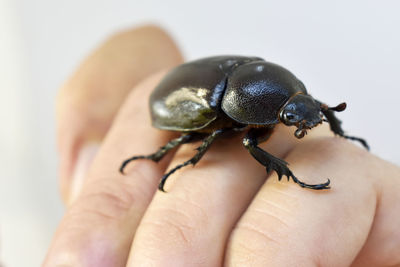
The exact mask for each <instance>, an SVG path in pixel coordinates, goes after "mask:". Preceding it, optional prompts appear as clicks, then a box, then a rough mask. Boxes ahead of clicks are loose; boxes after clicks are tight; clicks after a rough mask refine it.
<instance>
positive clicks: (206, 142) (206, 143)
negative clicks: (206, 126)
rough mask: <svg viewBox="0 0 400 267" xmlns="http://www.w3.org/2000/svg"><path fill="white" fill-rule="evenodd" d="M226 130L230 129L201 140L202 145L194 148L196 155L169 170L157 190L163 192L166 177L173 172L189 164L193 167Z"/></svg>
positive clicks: (219, 131) (218, 131)
mask: <svg viewBox="0 0 400 267" xmlns="http://www.w3.org/2000/svg"><path fill="white" fill-rule="evenodd" d="M227 130H230V129H220V130H216V131H214V132H213V133H212V134H210V135H208V136H207V137H206V138H204V139H203V143H202V144H201V145H200V146H199V147H198V148H196V150H197V153H196V155H194V157H193V158H191V159H189V160H187V161H185V162H184V163H182V164H179V165H177V166H175V167H174V168H173V169H171V170H170V171H169V172H167V173H166V174H164V176H163V177H162V178H161V181H160V184H159V185H158V189H159V190H161V191H163V192H165V191H164V184H165V182H166V181H167V179H168V177H169V176H170V175H171V174H173V173H174V172H175V171H177V170H179V169H180V168H182V167H185V166H187V165H189V164H192V165H193V166H194V165H195V164H196V163H197V162H198V161H199V160H200V159H201V158H202V157H203V155H204V153H206V151H207V149H208V148H209V147H210V145H211V144H212V143H213V142H214V140H215V139H216V138H217V137H219V136H220V135H221V134H222V133H224V132H226V131H227Z"/></svg>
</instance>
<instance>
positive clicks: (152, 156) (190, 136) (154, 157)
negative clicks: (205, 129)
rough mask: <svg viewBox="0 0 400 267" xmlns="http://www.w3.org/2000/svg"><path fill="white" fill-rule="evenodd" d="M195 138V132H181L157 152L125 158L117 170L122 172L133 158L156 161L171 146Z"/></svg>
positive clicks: (171, 147)
mask: <svg viewBox="0 0 400 267" xmlns="http://www.w3.org/2000/svg"><path fill="white" fill-rule="evenodd" d="M197 138H198V134H196V133H190V134H183V135H181V136H180V137H178V138H175V139H172V140H171V141H169V142H168V143H167V144H166V145H165V146H163V147H160V149H158V150H157V152H155V153H153V154H150V155H147V156H134V157H131V158H129V159H127V160H125V161H124V162H122V164H121V167H120V168H119V171H120V172H121V173H122V174H123V173H124V169H125V167H126V165H128V163H129V162H131V161H133V160H137V159H150V160H152V161H154V162H158V161H160V160H161V159H162V158H163V157H164V156H165V155H166V154H167V153H168V152H169V151H170V150H171V149H173V148H175V147H177V146H179V145H182V144H186V143H189V142H192V141H195V140H196V139H197Z"/></svg>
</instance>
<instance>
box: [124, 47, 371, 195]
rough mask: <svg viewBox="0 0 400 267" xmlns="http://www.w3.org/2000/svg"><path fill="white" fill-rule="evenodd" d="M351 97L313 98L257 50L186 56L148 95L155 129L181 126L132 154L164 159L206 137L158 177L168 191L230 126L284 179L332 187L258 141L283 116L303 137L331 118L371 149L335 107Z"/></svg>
mask: <svg viewBox="0 0 400 267" xmlns="http://www.w3.org/2000/svg"><path fill="white" fill-rule="evenodd" d="M345 108H346V103H341V104H339V105H337V106H336V107H329V106H328V105H326V104H324V103H322V102H320V101H318V100H316V99H314V98H313V97H312V96H311V95H309V94H308V92H307V90H306V88H305V86H304V84H303V83H302V82H301V81H300V80H299V79H297V78H296V77H295V76H294V75H293V74H292V73H291V72H290V71H288V70H287V69H285V68H283V67H281V66H279V65H277V64H274V63H270V62H267V61H265V60H264V59H262V58H259V57H246V56H234V55H232V56H230V55H227V56H214V57H207V58H203V59H198V60H195V61H191V62H187V63H184V64H182V65H179V66H177V67H175V68H174V69H172V70H171V71H170V72H169V73H168V74H167V75H166V76H165V77H164V78H163V79H162V81H161V82H160V83H159V85H158V86H157V87H156V88H155V89H154V91H153V92H152V94H151V96H150V111H151V118H152V124H153V126H154V127H155V128H158V129H162V130H169V131H178V132H181V136H180V137H178V138H175V139H173V140H171V141H169V142H168V143H167V144H166V145H165V146H163V147H161V148H159V150H158V151H156V152H155V153H153V154H150V155H142V156H134V157H131V158H129V159H127V160H125V161H124V162H123V163H122V165H121V167H120V172H121V173H124V169H125V167H126V165H127V164H128V163H129V162H131V161H133V160H137V159H150V160H153V161H155V162H158V161H160V160H161V159H162V158H163V157H164V156H165V155H166V154H167V153H168V152H169V151H170V150H171V149H173V148H175V147H178V146H179V145H182V144H186V143H190V142H194V141H198V140H202V143H201V145H200V146H199V147H198V148H197V153H196V154H195V155H194V156H193V157H192V158H191V159H189V160H187V161H185V162H184V163H182V164H179V165H177V166H175V167H174V168H173V169H171V170H170V171H169V172H167V173H166V174H165V175H164V176H163V177H162V178H161V181H160V184H159V186H158V188H159V190H161V191H164V184H165V182H166V180H167V178H168V177H169V176H170V175H171V174H172V173H174V172H175V171H177V170H178V169H180V168H182V167H184V166H187V165H189V164H192V165H195V164H196V163H197V162H198V161H199V160H200V159H201V158H202V156H203V155H204V154H205V152H206V151H207V149H208V148H209V147H210V145H211V144H212V143H213V142H214V140H215V139H217V138H219V137H220V136H222V135H224V134H225V133H227V132H242V131H247V133H246V135H245V137H244V138H243V145H244V146H245V148H246V149H247V150H248V151H249V152H250V154H251V155H252V156H253V157H254V158H255V159H256V160H257V161H258V162H259V163H261V164H262V165H264V166H265V167H266V170H267V172H268V173H270V172H271V171H275V172H276V173H277V174H278V179H279V180H281V178H282V176H286V177H287V178H288V180H289V179H290V178H292V180H293V181H294V182H295V183H297V184H298V185H300V186H301V187H304V188H310V189H315V190H321V189H329V188H330V180H329V179H328V180H327V181H326V182H325V183H321V184H307V183H304V182H302V181H300V180H299V179H298V178H297V177H296V176H295V175H294V174H293V173H292V171H291V170H290V169H289V168H288V163H287V162H285V161H284V160H282V159H280V158H277V157H274V156H273V155H271V154H269V153H268V152H266V151H265V150H263V149H261V148H260V147H259V146H258V144H259V143H260V142H263V141H266V140H267V139H268V138H269V137H270V135H271V134H272V131H273V129H274V127H275V126H276V125H277V124H278V123H283V124H285V125H287V126H296V127H297V129H296V131H295V132H294V135H295V137H297V138H299V139H300V138H303V137H304V136H305V134H306V133H307V130H309V129H311V128H313V127H315V126H317V125H319V124H321V123H322V122H323V121H326V122H328V123H329V124H330V129H331V130H332V132H333V133H334V134H336V135H338V136H341V137H343V138H346V139H350V140H355V141H358V142H360V143H361V144H362V145H363V146H364V147H365V148H367V149H369V146H368V144H367V142H366V141H365V140H364V139H361V138H358V137H353V136H348V135H346V134H345V133H344V131H343V129H342V128H341V121H340V120H339V119H337V118H336V116H335V114H334V112H335V111H336V112H339V111H343V110H344V109H345Z"/></svg>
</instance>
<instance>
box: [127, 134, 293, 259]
mask: <svg viewBox="0 0 400 267" xmlns="http://www.w3.org/2000/svg"><path fill="white" fill-rule="evenodd" d="M287 130H288V129H287V128H285V127H278V129H277V131H276V133H275V134H274V135H273V136H272V137H271V139H270V140H269V141H268V143H267V144H266V149H268V151H271V152H272V153H274V154H276V155H278V156H282V155H284V154H285V153H287V151H288V150H290V149H291V147H292V146H293V145H294V143H295V142H296V141H295V140H294V138H292V133H291V132H290V133H289V132H288V131H287ZM282 140H287V142H285V143H283V144H282ZM198 145H199V143H197V144H191V145H185V146H182V147H181V148H180V149H179V150H178V152H177V154H175V156H174V159H173V161H172V162H171V164H170V165H169V168H172V167H174V166H176V165H177V164H180V163H182V162H184V161H186V160H188V159H189V158H191V157H192V156H193V155H194V153H195V150H194V149H195V148H196V147H197V146H198ZM266 177H267V174H266V171H265V168H264V167H263V166H261V165H260V164H258V162H256V161H255V160H254V159H253V158H252V157H251V156H250V154H249V153H248V152H247V151H246V150H245V148H244V146H243V145H242V140H241V137H240V136H238V137H235V138H233V139H223V138H221V139H220V140H217V141H216V142H215V144H213V145H212V147H211V148H210V150H209V151H207V153H206V154H205V155H204V157H203V158H202V159H201V160H200V161H199V163H198V164H196V166H195V167H194V168H191V167H186V168H183V169H181V170H179V171H178V172H176V173H174V174H173V176H171V177H170V178H169V180H168V182H167V184H166V190H167V192H168V193H162V192H157V193H156V195H155V196H154V198H153V200H152V202H151V205H150V206H149V208H148V210H147V211H146V214H145V216H144V218H143V219H142V221H141V223H140V226H139V228H138V231H137V233H136V235H135V239H134V242H133V245H132V248H131V255H130V258H129V262H128V266H139V265H144V266H220V265H221V264H222V261H223V257H224V250H225V244H226V242H227V238H228V236H229V233H230V231H231V229H232V227H233V226H234V224H235V222H236V221H237V219H238V218H239V217H240V215H241V213H242V212H243V211H244V210H245V209H246V207H247V205H248V203H249V202H250V201H251V199H252V197H253V196H254V194H255V193H256V192H257V190H258V189H259V187H260V186H261V184H262V183H263V182H264V180H265V179H266Z"/></svg>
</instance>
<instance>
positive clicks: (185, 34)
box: [0, 0, 400, 266]
mask: <svg viewBox="0 0 400 267" xmlns="http://www.w3.org/2000/svg"><path fill="white" fill-rule="evenodd" d="M399 10H400V2H399V1H395V0H393V1H366V0H363V1H347V0H346V1H345V0H340V1H321V0H315V1H250V0H248V1H233V0H231V1H216V0H202V1H187V0H186V1H179V0H172V1H155V0H146V1H144V0H142V1H122V0H114V1H111V0H103V1H102V0H86V1H78V0H69V1H54V0H35V1H31V0H0V90H1V91H0V121H1V123H2V124H1V130H0V151H1V153H0V167H1V168H0V175H1V176H0V177H1V184H0V211H1V218H0V219H1V221H0V242H1V244H0V258H1V259H2V261H3V263H5V265H6V266H38V265H40V263H41V261H42V259H43V257H44V254H45V251H46V247H47V246H48V244H49V242H50V239H51V235H52V233H53V231H54V230H55V227H56V225H57V222H58V221H59V220H60V218H61V216H62V212H63V207H62V205H61V201H60V199H59V196H58V188H57V176H56V170H57V155H56V151H55V137H54V128H55V123H54V112H53V111H54V98H55V95H56V93H57V88H58V86H59V85H60V84H61V83H62V82H63V81H64V80H65V79H66V78H67V77H68V75H69V74H70V73H71V72H72V71H73V70H74V68H75V67H76V66H77V64H78V63H79V62H80V60H81V59H82V58H83V57H85V56H86V55H87V54H88V53H89V51H91V50H92V49H93V48H94V47H96V46H97V45H98V44H99V43H100V42H101V41H103V40H104V39H105V38H106V37H107V36H109V35H110V34H112V33H114V32H115V31H117V30H119V29H124V28H127V27H131V26H135V25H138V24H142V23H146V22H155V23H157V24H159V25H161V26H163V27H164V28H166V29H167V30H169V31H170V33H171V34H172V35H173V36H174V37H175V39H176V41H177V42H178V43H179V45H180V47H181V48H182V49H183V51H184V53H185V55H186V58H187V59H194V58H197V57H203V56H209V55H216V54H244V55H256V56H260V57H264V58H265V59H267V60H268V61H273V62H276V63H278V64H281V65H283V66H285V67H287V68H288V69H290V70H291V71H292V72H294V73H295V74H296V76H298V77H299V78H300V79H301V80H302V81H303V82H304V83H305V84H306V86H307V88H308V90H309V92H310V93H311V94H312V95H313V96H315V97H317V98H319V99H321V100H323V101H325V102H327V103H329V104H331V105H335V104H338V103H339V102H340V101H346V102H347V104H348V109H347V110H346V111H345V112H343V113H341V114H340V115H339V116H340V118H341V119H342V120H343V121H344V124H343V126H344V128H345V129H346V130H347V131H348V132H349V133H351V134H353V135H357V136H362V137H365V138H366V139H367V140H368V141H369V143H370V145H371V147H372V152H373V153H376V154H378V155H379V156H380V157H383V158H385V159H388V160H390V161H392V162H394V163H396V164H400V146H399V145H400V142H399V138H398V131H399V129H400V127H399V123H400V119H399V117H400V115H399V107H398V103H399V102H400V97H399V96H400V93H399V91H400V82H399V81H400V51H399V49H400V29H399V28H400V16H399Z"/></svg>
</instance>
